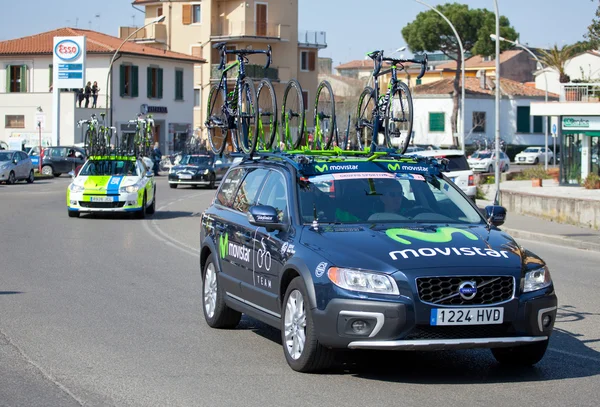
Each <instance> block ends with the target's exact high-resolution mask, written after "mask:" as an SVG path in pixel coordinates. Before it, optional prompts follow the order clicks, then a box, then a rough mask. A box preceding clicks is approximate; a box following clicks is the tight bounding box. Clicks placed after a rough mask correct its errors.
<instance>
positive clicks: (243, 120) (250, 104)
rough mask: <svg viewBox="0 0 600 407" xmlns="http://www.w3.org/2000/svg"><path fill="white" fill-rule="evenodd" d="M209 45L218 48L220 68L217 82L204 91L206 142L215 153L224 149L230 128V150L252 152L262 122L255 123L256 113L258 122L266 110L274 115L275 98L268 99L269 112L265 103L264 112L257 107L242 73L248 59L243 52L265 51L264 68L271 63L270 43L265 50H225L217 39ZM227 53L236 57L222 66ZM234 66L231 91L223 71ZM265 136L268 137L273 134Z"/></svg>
mask: <svg viewBox="0 0 600 407" xmlns="http://www.w3.org/2000/svg"><path fill="white" fill-rule="evenodd" d="M213 48H216V49H218V50H219V53H220V56H221V61H220V64H219V67H218V69H219V70H222V71H223V72H222V73H221V78H220V80H219V84H218V85H213V86H211V88H210V93H209V95H208V112H207V118H206V121H205V126H206V128H207V130H208V140H209V143H210V146H211V148H212V150H213V152H214V153H215V154H222V153H223V151H225V146H226V143H227V138H228V134H229V133H230V132H231V143H232V144H233V148H234V150H236V151H242V152H244V153H246V154H252V153H253V152H254V150H255V149H256V145H257V141H258V133H259V126H260V125H261V124H262V123H261V124H259V117H260V121H261V122H262V117H263V114H265V116H264V117H269V114H271V115H273V116H274V117H275V116H276V115H275V114H274V112H275V100H272V108H271V109H270V112H269V111H268V107H266V108H265V110H264V112H263V111H262V110H261V111H259V108H258V103H257V96H256V88H255V86H254V82H253V81H252V79H250V78H248V77H247V76H246V64H247V63H248V62H249V61H248V57H247V56H248V55H252V54H265V55H266V56H267V63H266V65H265V66H264V69H267V68H268V67H269V65H270V64H271V46H269V47H268V49H267V50H248V49H241V50H227V48H226V43H225V42H220V43H217V44H215V45H214V46H213ZM227 54H229V55H235V56H236V61H235V62H233V63H231V64H229V65H227V66H225V62H226V56H227ZM236 67H237V68H238V74H237V78H236V80H235V86H234V88H233V90H232V91H231V92H228V86H227V85H228V83H227V73H228V72H229V71H232V70H233V69H234V68H236ZM273 95H274V92H273ZM271 127H272V128H273V129H274V128H275V127H274V126H271ZM269 138H270V139H272V138H273V136H271V137H269ZM271 142H272V141H271ZM265 144H266V143H265Z"/></svg>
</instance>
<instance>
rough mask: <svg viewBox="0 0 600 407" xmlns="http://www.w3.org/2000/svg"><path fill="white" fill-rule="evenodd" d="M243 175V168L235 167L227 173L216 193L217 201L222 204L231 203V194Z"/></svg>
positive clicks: (227, 204) (228, 204)
mask: <svg viewBox="0 0 600 407" xmlns="http://www.w3.org/2000/svg"><path fill="white" fill-rule="evenodd" d="M243 175H244V170H243V169H242V168H237V169H235V170H233V171H230V172H229V174H227V177H226V178H225V179H224V180H223V182H222V183H221V188H219V192H218V193H217V202H218V203H220V204H221V205H224V206H230V205H231V202H232V201H233V194H235V191H236V189H237V187H238V185H239V184H240V181H241V180H242V176H243Z"/></svg>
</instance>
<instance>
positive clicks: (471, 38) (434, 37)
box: [402, 3, 518, 145]
mask: <svg viewBox="0 0 600 407" xmlns="http://www.w3.org/2000/svg"><path fill="white" fill-rule="evenodd" d="M437 9H438V10H439V11H440V12H441V13H442V14H444V15H445V16H446V17H447V18H448V19H449V20H450V21H451V22H452V24H453V25H454V27H455V28H456V31H457V32H458V35H459V36H460V38H461V40H462V43H463V48H464V51H465V53H466V52H471V53H472V54H474V55H475V54H477V55H484V56H489V55H494V54H495V42H493V41H492V40H491V38H490V34H494V33H495V32H496V17H495V14H494V13H493V12H491V11H488V10H486V9H469V6H467V5H466V4H458V3H452V4H450V3H448V4H444V5H440V6H438V7H437ZM500 35H501V36H502V37H504V38H507V39H509V40H515V39H517V37H518V34H517V32H516V31H515V29H514V28H513V27H511V26H510V21H509V20H508V18H506V17H503V16H501V17H500ZM402 36H403V37H404V40H405V41H406V44H407V45H408V46H409V48H410V49H411V50H412V51H414V52H423V51H425V52H437V51H441V52H443V53H444V54H445V55H447V56H448V57H449V58H450V59H452V60H455V61H456V75H455V76H454V84H453V85H454V91H453V95H452V99H453V103H454V107H453V110H452V118H451V124H452V133H453V134H456V132H457V124H456V121H457V118H458V95H459V92H460V75H461V71H460V66H461V63H462V56H461V54H460V47H459V46H458V41H457V39H456V37H455V35H454V32H453V31H452V28H450V26H449V25H448V23H447V22H446V21H444V19H443V18H442V17H441V16H440V15H438V14H437V13H436V12H435V11H433V10H429V11H424V12H421V13H419V14H418V15H417V17H416V18H415V20H414V21H413V22H412V23H409V24H408V25H406V26H405V27H404V28H403V29H402ZM500 47H501V49H502V50H504V49H508V47H509V44H508V43H506V42H501V43H500ZM454 144H456V145H458V140H456V139H455V140H454Z"/></svg>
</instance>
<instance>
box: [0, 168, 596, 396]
mask: <svg viewBox="0 0 600 407" xmlns="http://www.w3.org/2000/svg"><path fill="white" fill-rule="evenodd" d="M68 183H69V179H68V178H64V177H61V178H60V179H54V180H50V181H39V182H36V183H34V184H33V185H27V184H22V183H20V184H18V185H13V186H4V185H0V225H1V227H0V247H1V248H2V254H1V255H0V406H11V407H14V406H27V407H37V406H78V405H85V406H112V405H114V406H208V405H227V406H234V405H243V406H275V405H277V406H305V405H315V406H317V405H318V406H329V405H332V406H337V405H343V406H353V405H370V406H392V405H393V406H399V405H404V406H436V407H439V406H441V405H444V406H446V405H448V406H454V405H460V406H504V405H515V406H529V405H532V406H537V405H543V406H567V405H568V406H594V407H595V406H597V405H598V403H599V400H600V386H598V384H599V383H600V380H599V374H600V300H599V299H598V293H599V292H600V282H599V281H600V280H599V277H600V270H599V267H598V264H599V263H600V255H599V254H596V253H591V252H586V251H580V250H576V249H566V248H560V247H557V246H551V245H545V244H542V243H539V242H535V243H534V242H527V241H523V242H522V244H523V245H525V246H527V247H529V248H530V249H532V250H534V251H535V252H536V253H538V254H539V255H541V256H542V257H544V258H545V259H546V261H547V262H548V263H549V266H550V268H551V270H552V275H553V277H554V280H555V284H556V287H557V292H558V295H559V301H560V309H559V317H558V321H557V324H556V330H555V333H554V335H553V337H552V339H551V342H550V348H549V350H548V353H547V354H546V357H545V358H544V359H543V360H542V362H541V363H539V364H538V365H537V366H536V367H534V368H530V369H525V370H511V369H506V368H502V367H500V366H499V365H497V364H496V363H495V361H494V359H493V358H492V356H491V354H490V353H489V352H488V351H487V350H477V351H457V352H435V353H410V352H409V353H399V352H398V353H390V352H374V353H371V352H353V353H343V354H340V355H339V362H340V365H339V367H338V368H336V369H335V370H332V371H331V372H328V373H325V374H319V375H316V374H315V375H308V374H300V373H295V372H293V371H292V370H291V369H290V368H289V367H288V366H287V364H286V362H285V359H284V357H283V351H282V348H281V345H280V339H279V337H280V336H279V332H278V331H277V330H275V329H272V328H269V327H267V326H265V325H263V324H261V323H258V322H256V321H254V320H251V319H248V318H244V319H243V320H242V324H241V326H240V327H239V328H237V329H235V330H231V331H220V330H212V329H210V328H208V326H207V325H206V324H205V322H204V319H203V316H202V310H201V297H200V277H199V276H200V275H199V265H198V263H199V261H198V244H199V221H200V218H199V214H200V212H201V211H202V210H203V209H204V208H205V207H206V206H207V204H208V203H209V201H210V200H211V198H212V196H213V195H214V191H210V190H202V189H191V188H187V187H186V188H179V189H177V190H171V189H169V188H168V187H167V184H166V179H165V177H161V178H160V179H159V181H158V193H157V196H158V205H157V209H158V210H157V213H156V214H155V215H154V216H153V217H152V218H149V219H146V220H142V221H140V220H135V219H130V218H127V217H122V216H117V217H115V216H106V217H88V216H84V217H81V218H79V219H70V218H68V217H67V213H66V212H67V211H66V208H65V202H64V200H65V188H66V187H67V185H68Z"/></svg>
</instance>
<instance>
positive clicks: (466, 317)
mask: <svg viewBox="0 0 600 407" xmlns="http://www.w3.org/2000/svg"><path fill="white" fill-rule="evenodd" d="M429 319H430V324H431V325H436V326H437V325H493V324H501V323H503V322H504V308H500V307H499V308H443V309H440V308H434V309H432V310H431V317H430V318H429Z"/></svg>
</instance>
